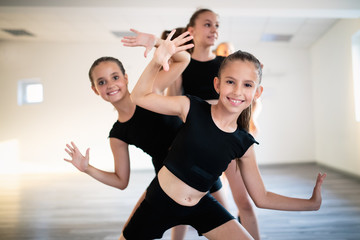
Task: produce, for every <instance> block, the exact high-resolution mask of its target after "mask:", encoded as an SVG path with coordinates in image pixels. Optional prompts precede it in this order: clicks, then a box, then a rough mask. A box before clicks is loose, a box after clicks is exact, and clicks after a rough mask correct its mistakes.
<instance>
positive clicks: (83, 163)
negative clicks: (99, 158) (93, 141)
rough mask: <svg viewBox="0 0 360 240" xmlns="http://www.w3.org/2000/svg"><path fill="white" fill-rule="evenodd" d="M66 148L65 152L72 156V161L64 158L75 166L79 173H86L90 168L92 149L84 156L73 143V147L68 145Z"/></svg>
mask: <svg viewBox="0 0 360 240" xmlns="http://www.w3.org/2000/svg"><path fill="white" fill-rule="evenodd" d="M66 147H67V148H65V151H66V152H67V153H68V154H69V155H70V157H71V160H70V159H66V158H64V160H65V161H66V162H69V163H71V164H72V165H74V166H75V167H76V168H77V169H79V171H81V172H85V171H86V169H87V168H88V166H89V152H90V149H89V148H88V149H87V150H86V154H85V156H83V155H82V154H81V152H80V150H79V149H78V148H77V146H76V145H75V143H73V142H71V145H69V144H66Z"/></svg>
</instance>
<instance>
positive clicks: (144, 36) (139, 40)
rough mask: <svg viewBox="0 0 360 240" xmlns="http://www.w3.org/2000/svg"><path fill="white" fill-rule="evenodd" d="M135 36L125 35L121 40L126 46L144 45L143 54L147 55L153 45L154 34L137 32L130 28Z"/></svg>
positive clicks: (154, 40) (154, 41)
mask: <svg viewBox="0 0 360 240" xmlns="http://www.w3.org/2000/svg"><path fill="white" fill-rule="evenodd" d="M130 31H132V32H133V33H135V34H136V36H125V37H123V39H121V42H122V43H124V44H123V45H124V46H126V47H145V52H144V56H145V57H147V54H148V53H149V52H150V51H151V49H152V48H153V47H154V46H155V43H156V36H155V35H153V34H149V33H143V32H139V31H137V30H135V29H130Z"/></svg>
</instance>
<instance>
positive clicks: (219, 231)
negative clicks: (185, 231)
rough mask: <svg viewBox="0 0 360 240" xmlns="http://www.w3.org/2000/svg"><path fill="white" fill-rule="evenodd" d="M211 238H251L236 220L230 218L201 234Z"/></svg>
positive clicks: (218, 239)
mask: <svg viewBox="0 0 360 240" xmlns="http://www.w3.org/2000/svg"><path fill="white" fill-rule="evenodd" d="M203 235H204V236H205V237H206V238H207V239H211V240H223V239H226V240H240V239H241V240H249V239H253V238H252V237H251V236H250V234H249V233H248V232H247V231H246V230H245V228H244V227H243V226H241V225H240V223H239V222H238V221H236V220H235V219H234V220H231V221H228V222H226V223H224V224H223V225H220V226H219V227H217V228H214V229H213V230H211V231H209V232H207V233H204V234H203Z"/></svg>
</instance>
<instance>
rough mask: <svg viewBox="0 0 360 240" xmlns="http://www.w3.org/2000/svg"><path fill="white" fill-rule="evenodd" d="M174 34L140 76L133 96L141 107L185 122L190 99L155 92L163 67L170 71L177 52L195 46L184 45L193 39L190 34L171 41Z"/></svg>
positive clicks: (155, 54)
mask: <svg viewBox="0 0 360 240" xmlns="http://www.w3.org/2000/svg"><path fill="white" fill-rule="evenodd" d="M174 33H175V31H174V30H173V31H172V32H171V33H170V34H169V36H168V37H167V39H166V40H164V41H163V42H162V43H161V44H160V46H159V47H158V48H157V49H156V51H155V53H154V56H153V59H152V60H151V61H150V63H149V64H148V66H147V67H146V68H145V70H144V72H143V73H142V75H141V76H140V78H139V80H138V82H137V84H136V85H135V87H134V89H133V91H132V93H131V96H132V99H133V101H134V102H135V103H136V104H137V105H140V106H141V107H144V108H147V109H149V110H151V111H154V112H158V113H162V114H167V115H177V116H179V117H180V118H182V119H183V121H185V118H186V115H187V112H188V110H189V99H188V98H187V97H184V96H175V97H169V96H163V95H158V94H156V93H154V92H153V84H154V80H155V78H156V77H157V75H158V73H159V70H160V68H161V66H162V68H163V70H164V71H165V72H167V71H169V62H168V61H169V59H170V58H171V56H173V55H174V54H175V53H177V52H180V51H184V50H186V49H188V48H191V47H193V44H186V45H183V44H184V43H186V42H188V41H189V40H190V39H191V38H192V37H191V36H188V34H189V33H188V32H185V33H183V34H181V35H180V36H178V37H177V38H175V39H174V40H172V41H171V40H170V39H171V37H172V36H173V34H174Z"/></svg>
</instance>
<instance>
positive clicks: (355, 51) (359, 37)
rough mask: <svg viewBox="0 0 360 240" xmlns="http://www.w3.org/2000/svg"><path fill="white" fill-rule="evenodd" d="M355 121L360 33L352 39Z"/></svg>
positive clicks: (359, 110)
mask: <svg viewBox="0 0 360 240" xmlns="http://www.w3.org/2000/svg"><path fill="white" fill-rule="evenodd" d="M352 60H353V61H352V64H353V78H354V97H355V99H354V100H355V119H356V121H357V122H360V31H358V32H357V33H355V34H354V35H353V37H352Z"/></svg>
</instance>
